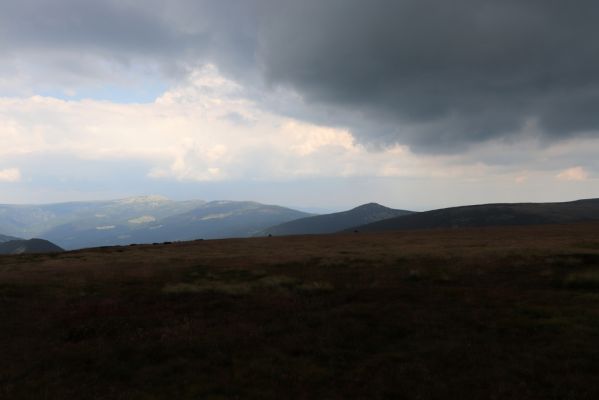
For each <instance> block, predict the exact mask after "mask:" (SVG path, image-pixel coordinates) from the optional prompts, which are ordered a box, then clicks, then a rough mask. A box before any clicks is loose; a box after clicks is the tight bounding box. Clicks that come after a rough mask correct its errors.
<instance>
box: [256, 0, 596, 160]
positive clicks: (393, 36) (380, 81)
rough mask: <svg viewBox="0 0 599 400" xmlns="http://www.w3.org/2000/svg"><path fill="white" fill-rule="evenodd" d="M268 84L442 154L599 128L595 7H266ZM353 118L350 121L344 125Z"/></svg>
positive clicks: (434, 3) (530, 1)
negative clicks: (495, 141) (507, 139)
mask: <svg viewBox="0 0 599 400" xmlns="http://www.w3.org/2000/svg"><path fill="white" fill-rule="evenodd" d="M270 7H271V8H270V10H271V11H270V12H271V14H270V15H269V17H268V21H265V22H264V25H263V31H262V35H261V36H260V38H261V42H260V55H261V57H262V61H263V65H264V71H265V74H266V76H267V77H268V78H269V79H270V80H271V81H272V82H275V83H279V84H284V85H289V86H292V87H294V88H295V89H297V90H298V91H299V92H300V93H302V94H303V95H304V96H305V98H306V99H307V100H308V101H311V102H314V103H316V104H325V105H329V106H337V107H340V108H342V109H345V110H350V111H353V112H359V113H360V116H361V117H363V118H366V119H367V120H368V122H366V123H364V124H363V126H361V127H359V129H358V134H359V135H362V136H363V137H365V138H367V139H371V140H382V141H384V142H388V141H394V140H399V141H403V142H406V141H407V142H408V143H409V144H411V145H413V146H416V147H417V148H421V149H423V150H426V149H428V150H431V151H435V150H443V149H445V148H448V146H449V147H454V146H457V147H459V146H461V145H464V144H468V143H471V142H479V141H483V140H487V139H491V138H497V137H504V136H509V135H513V134H515V133H517V132H519V131H521V130H522V128H523V127H524V125H525V123H526V122H529V124H530V123H532V124H535V123H536V125H537V130H538V131H540V132H541V133H542V134H543V135H544V137H545V138H548V139H554V138H563V137H568V136H572V135H576V134H582V133H587V134H588V133H589V131H597V129H598V128H599V112H598V111H599V40H597V38H599V24H597V20H598V18H599V3H597V2H595V1H587V0H582V1H575V2H572V1H551V0H549V1H548V0H493V1H491V0H452V1H446V0H403V1H385V0H377V1H360V0H329V1H308V2H305V1H302V2H299V1H298V2H279V1H273V2H271V4H270ZM350 119H351V118H350V117H348V120H350Z"/></svg>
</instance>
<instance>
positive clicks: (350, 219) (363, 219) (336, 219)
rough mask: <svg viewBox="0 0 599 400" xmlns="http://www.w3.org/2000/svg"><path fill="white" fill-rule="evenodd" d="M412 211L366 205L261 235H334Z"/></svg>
mask: <svg viewBox="0 0 599 400" xmlns="http://www.w3.org/2000/svg"><path fill="white" fill-rule="evenodd" d="M412 213H413V212H412V211H407V210H396V209H393V208H389V207H385V206H382V205H380V204H378V203H367V204H363V205H361V206H358V207H356V208H352V209H351V210H348V211H342V212H337V213H332V214H323V215H316V216H312V217H306V218H300V219H296V220H294V221H290V222H285V223H283V224H279V225H275V226H273V227H270V228H268V229H266V230H264V231H263V232H261V235H305V234H325V233H334V232H338V231H341V230H344V229H349V228H352V227H354V226H358V225H364V224H369V223H372V222H377V221H381V220H385V219H388V218H394V217H400V216H404V215H409V214H412Z"/></svg>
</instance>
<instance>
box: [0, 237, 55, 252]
mask: <svg viewBox="0 0 599 400" xmlns="http://www.w3.org/2000/svg"><path fill="white" fill-rule="evenodd" d="M63 251H64V250H63V249H61V248H60V247H58V246H56V245H55V244H54V243H51V242H49V241H47V240H43V239H29V240H11V241H8V242H3V243H0V254H38V253H61V252H63Z"/></svg>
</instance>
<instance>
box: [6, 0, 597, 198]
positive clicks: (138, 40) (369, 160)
mask: <svg viewBox="0 0 599 400" xmlns="http://www.w3.org/2000/svg"><path fill="white" fill-rule="evenodd" d="M597 20H599V3H597V2H596V1H591V0H577V1H566V0H452V1H446V0H395V1H389V0H368V1H366V0H301V1H300V0H293V1H292V0H168V1H167V0H143V1H142V0H20V1H2V2H0V202H2V203H42V202H56V201H67V200H89V199H108V198H117V197H125V196H132V195H141V194H160V195H165V196H167V197H171V198H174V199H188V198H201V199H206V200H214V199H231V200H257V201H261V202H266V203H276V204H282V205H288V206H296V207H304V208H313V207H316V208H324V209H331V210H338V209H343V208H347V207H352V206H356V205H358V204H361V203H364V202H369V201H376V202H380V203H382V204H385V205H388V206H393V207H397V208H409V209H415V210H424V209H430V208H436V207H443V206H450V205H458V204H472V203H482V202H499V201H501V202H504V201H557V200H572V199H577V198H586V197H599V157H598V156H597V155H598V154H599V40H597V38H598V37H599V24H597Z"/></svg>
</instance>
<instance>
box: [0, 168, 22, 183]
mask: <svg viewBox="0 0 599 400" xmlns="http://www.w3.org/2000/svg"><path fill="white" fill-rule="evenodd" d="M20 180H21V171H20V170H19V169H18V168H7V169H2V170H0V182H19V181H20Z"/></svg>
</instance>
